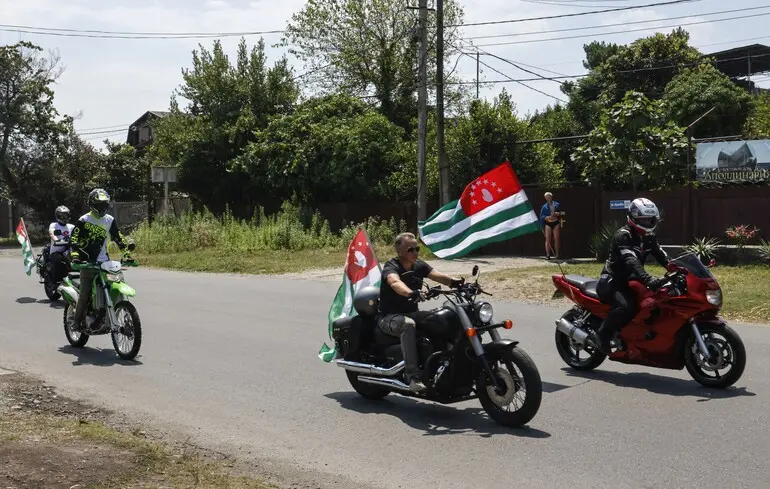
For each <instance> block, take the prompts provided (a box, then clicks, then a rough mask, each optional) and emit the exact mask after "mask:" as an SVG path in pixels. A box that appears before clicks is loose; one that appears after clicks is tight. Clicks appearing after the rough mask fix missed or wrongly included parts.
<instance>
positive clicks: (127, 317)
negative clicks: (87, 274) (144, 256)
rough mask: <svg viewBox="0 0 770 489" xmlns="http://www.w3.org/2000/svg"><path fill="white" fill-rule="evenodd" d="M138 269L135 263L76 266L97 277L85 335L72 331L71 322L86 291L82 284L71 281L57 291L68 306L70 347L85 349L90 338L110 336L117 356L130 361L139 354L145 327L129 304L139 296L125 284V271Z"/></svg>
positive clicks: (92, 289) (67, 327) (105, 262)
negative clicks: (80, 295)
mask: <svg viewBox="0 0 770 489" xmlns="http://www.w3.org/2000/svg"><path fill="white" fill-rule="evenodd" d="M129 266H130V267H137V266H139V264H138V263H137V262H136V261H135V260H130V261H124V260H123V259H121V261H114V260H107V261H104V262H99V263H97V264H95V265H94V264H90V263H87V264H82V265H80V264H77V263H73V264H72V268H73V269H75V270H80V271H83V270H93V271H95V272H96V275H95V277H94V280H93V285H92V287H91V290H90V291H89V293H90V294H91V300H90V302H89V304H88V309H87V311H86V317H85V321H84V322H85V327H84V329H83V331H75V330H73V329H72V328H71V327H70V321H69V319H70V318H71V317H73V316H74V315H75V307H76V305H77V302H78V296H79V294H80V293H83V291H81V290H79V289H80V284H77V285H76V284H75V283H74V282H73V281H72V280H71V279H70V278H69V277H66V278H65V279H64V283H62V285H60V286H59V288H58V291H59V293H60V294H61V295H62V296H63V297H64V299H65V301H66V302H67V305H66V306H65V308H64V334H65V336H66V337H67V341H69V343H70V345H72V346H74V347H75V348H82V347H84V346H85V345H86V343H87V342H88V338H89V337H90V336H96V335H104V334H108V333H109V334H110V335H111V336H112V346H113V347H114V348H115V352H116V353H117V354H118V356H119V357H120V358H122V359H124V360H131V359H133V358H134V357H136V355H137V354H138V353H139V348H140V347H141V344H142V324H141V321H140V320H139V313H138V312H137V310H136V307H134V305H133V304H132V303H131V302H130V300H129V298H130V297H135V296H136V291H135V290H134V288H133V287H131V286H130V285H128V284H127V283H125V281H124V277H123V271H124V270H127V269H128V267H129Z"/></svg>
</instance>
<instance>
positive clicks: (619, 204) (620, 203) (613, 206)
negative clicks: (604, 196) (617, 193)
mask: <svg viewBox="0 0 770 489" xmlns="http://www.w3.org/2000/svg"><path fill="white" fill-rule="evenodd" d="M629 207H631V201H630V200H611V201H610V210H613V211H617V210H620V211H622V210H625V209H628V208H629Z"/></svg>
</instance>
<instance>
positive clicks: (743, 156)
mask: <svg viewBox="0 0 770 489" xmlns="http://www.w3.org/2000/svg"><path fill="white" fill-rule="evenodd" d="M695 175H696V178H697V179H698V180H700V181H704V182H761V181H770V140H768V139H756V140H750V141H719V142H714V143H698V144H697V145H696V150H695Z"/></svg>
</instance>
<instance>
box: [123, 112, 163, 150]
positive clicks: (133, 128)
mask: <svg viewBox="0 0 770 489" xmlns="http://www.w3.org/2000/svg"><path fill="white" fill-rule="evenodd" d="M168 114H169V112H165V111H160V110H148V111H147V112H145V113H144V114H142V116H141V117H140V118H138V119H137V120H136V121H134V123H133V124H131V125H130V126H129V127H128V137H127V138H126V143H128V144H130V145H131V146H133V147H134V148H136V149H143V148H145V147H146V146H149V145H150V144H152V142H153V133H152V127H151V124H150V123H151V122H152V121H154V120H157V119H162V118H164V117H166V116H167V115H168Z"/></svg>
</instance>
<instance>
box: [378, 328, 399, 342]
mask: <svg viewBox="0 0 770 489" xmlns="http://www.w3.org/2000/svg"><path fill="white" fill-rule="evenodd" d="M374 341H375V343H377V344H378V345H380V346H384V347H387V346H393V345H399V344H401V338H398V337H397V336H390V335H389V334H385V333H383V332H382V331H381V330H380V328H379V327H375V328H374Z"/></svg>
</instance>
